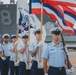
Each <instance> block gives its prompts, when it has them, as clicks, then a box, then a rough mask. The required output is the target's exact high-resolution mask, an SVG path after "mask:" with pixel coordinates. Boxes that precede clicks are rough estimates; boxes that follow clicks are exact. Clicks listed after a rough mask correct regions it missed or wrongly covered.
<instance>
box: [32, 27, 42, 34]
mask: <svg viewBox="0 0 76 75" xmlns="http://www.w3.org/2000/svg"><path fill="white" fill-rule="evenodd" d="M33 33H34V34H36V33H41V30H40V29H39V28H38V29H35V30H34V31H33Z"/></svg>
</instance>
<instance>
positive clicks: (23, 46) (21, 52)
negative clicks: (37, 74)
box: [17, 34, 29, 75]
mask: <svg viewBox="0 0 76 75" xmlns="http://www.w3.org/2000/svg"><path fill="white" fill-rule="evenodd" d="M28 40H29V37H28V35H26V34H25V35H23V36H22V43H21V42H20V43H18V46H17V50H18V58H19V64H18V69H19V75H27V74H26V65H27V62H28V61H27V56H28V55H27V54H28V46H29V42H28Z"/></svg>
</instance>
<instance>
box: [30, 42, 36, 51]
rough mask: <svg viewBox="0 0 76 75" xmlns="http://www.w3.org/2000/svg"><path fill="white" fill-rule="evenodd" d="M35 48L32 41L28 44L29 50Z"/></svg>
mask: <svg viewBox="0 0 76 75" xmlns="http://www.w3.org/2000/svg"><path fill="white" fill-rule="evenodd" d="M34 49H35V45H34V43H33V42H31V43H30V44H29V51H33V50H34Z"/></svg>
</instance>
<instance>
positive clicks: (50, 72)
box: [48, 67, 66, 75]
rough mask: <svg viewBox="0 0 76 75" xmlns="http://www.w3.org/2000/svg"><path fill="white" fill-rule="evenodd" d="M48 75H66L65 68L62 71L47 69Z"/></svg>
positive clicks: (53, 68) (52, 68)
mask: <svg viewBox="0 0 76 75" xmlns="http://www.w3.org/2000/svg"><path fill="white" fill-rule="evenodd" d="M48 75H66V70H65V67H63V68H62V69H59V68H55V67H49V70H48Z"/></svg>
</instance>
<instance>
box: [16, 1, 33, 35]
mask: <svg viewBox="0 0 76 75" xmlns="http://www.w3.org/2000/svg"><path fill="white" fill-rule="evenodd" d="M28 22H29V6H28V4H27V3H26V1H25V0H18V2H17V24H18V32H19V34H21V33H24V32H28V29H29V26H28ZM30 28H33V26H32V25H30Z"/></svg>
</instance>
